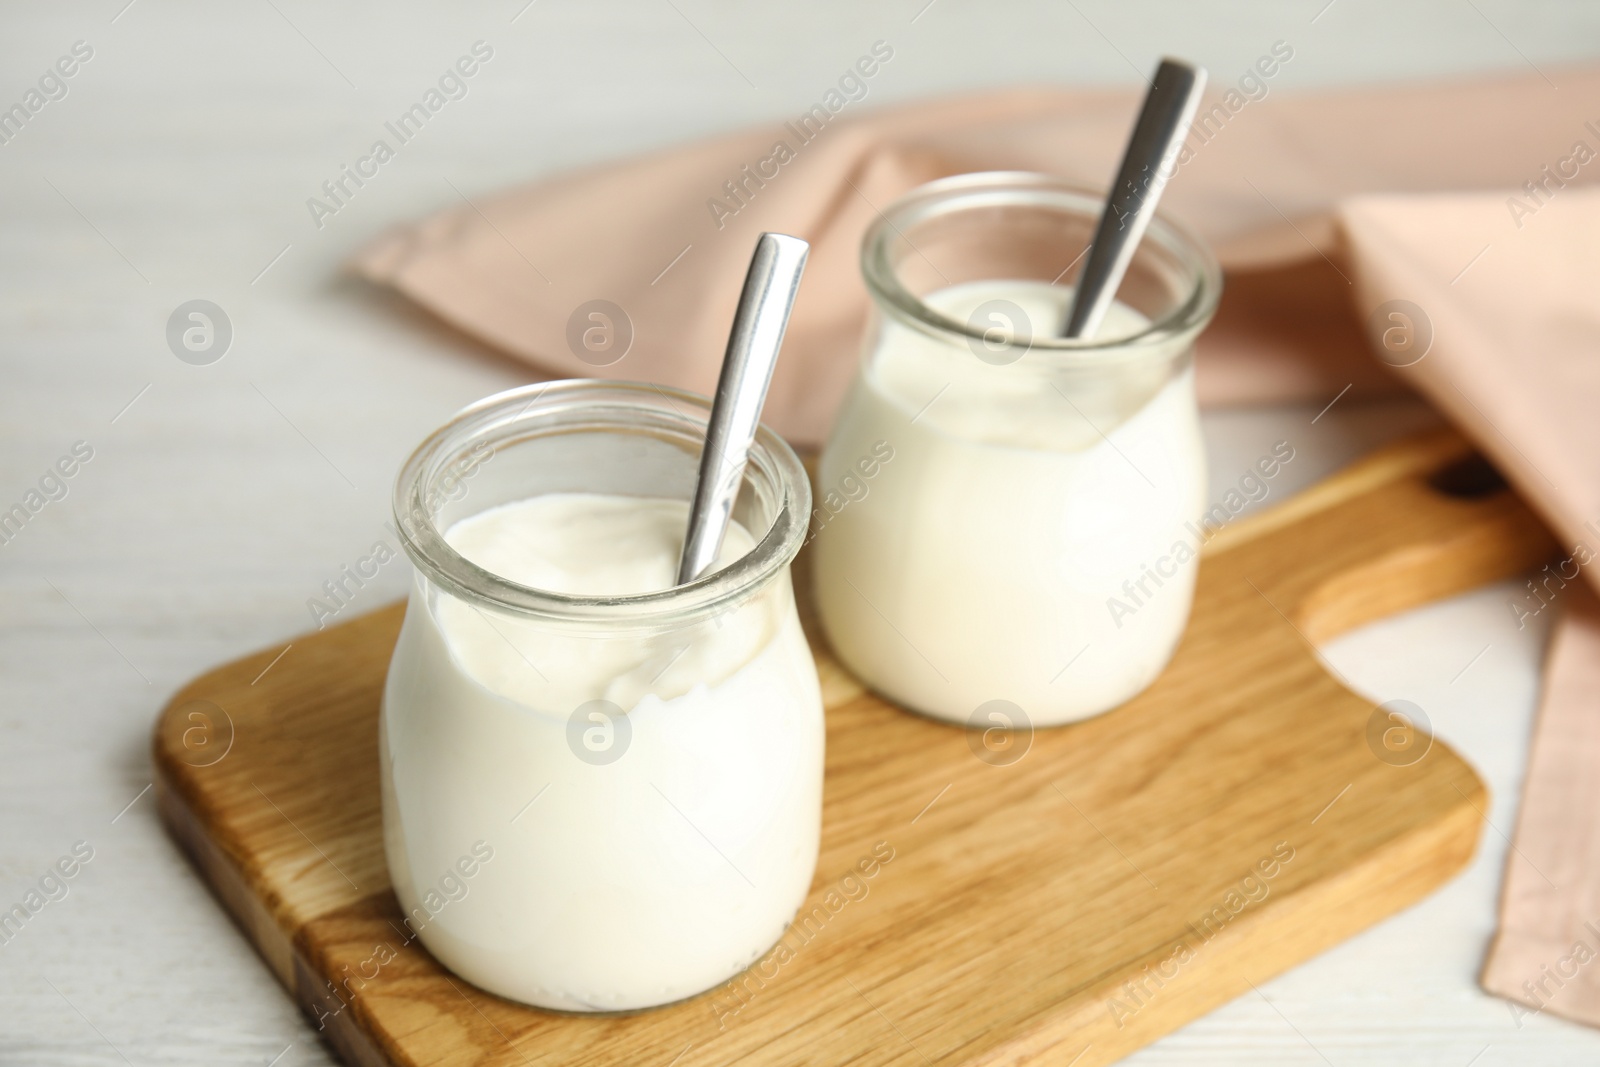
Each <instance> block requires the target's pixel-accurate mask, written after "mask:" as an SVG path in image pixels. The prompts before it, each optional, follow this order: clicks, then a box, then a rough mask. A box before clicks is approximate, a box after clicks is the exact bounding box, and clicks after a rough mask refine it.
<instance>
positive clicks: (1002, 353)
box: [861, 171, 1222, 372]
mask: <svg viewBox="0 0 1600 1067" xmlns="http://www.w3.org/2000/svg"><path fill="white" fill-rule="evenodd" d="M1102 205H1103V198H1102V197H1101V196H1100V195H1098V194H1097V193H1095V192H1093V191H1091V190H1088V189H1085V188H1082V187H1079V186H1075V185H1072V184H1070V183H1067V182H1064V181H1061V180H1060V179H1057V178H1053V177H1050V176H1048V175H1042V174H1030V173H1025V172H1017V171H1004V172H990V173H979V174H963V175H958V176H956V177H952V178H944V179H940V180H938V181H934V182H930V183H928V184H926V185H923V186H921V187H919V188H917V189H914V190H912V191H911V192H910V193H908V194H907V195H906V196H904V197H902V198H901V199H900V200H898V201H896V202H895V203H893V204H892V205H890V206H889V208H888V209H887V210H886V211H885V212H884V213H883V214H882V215H881V216H880V217H879V219H878V220H877V222H876V223H874V224H873V225H872V226H871V227H870V228H869V229H868V231H867V234H866V237H865V240H864V241H863V244H862V250H861V269H862V275H863V277H864V279H865V281H866V284H867V289H868V291H869V292H870V293H871V294H872V297H873V300H874V302H875V304H876V305H877V308H878V310H879V312H880V313H881V314H883V315H884V316H886V317H887V318H889V319H891V320H893V321H894V322H896V323H898V324H900V325H902V326H905V327H908V328H910V329H912V330H915V331H917V332H919V333H921V334H924V335H927V336H929V337H932V338H934V339H936V340H939V341H941V342H945V343H948V344H950V345H954V346H959V347H961V348H972V349H973V351H974V352H975V353H976V354H977V355H978V357H979V358H980V359H984V360H985V361H986V362H992V363H997V364H1009V363H1019V362H1020V363H1023V364H1024V365H1025V366H1031V367H1040V368H1045V369H1048V370H1051V371H1054V372H1062V371H1067V372H1084V371H1088V370H1090V369H1092V368H1095V367H1104V366H1109V365H1115V364H1119V363H1127V362H1146V361H1149V360H1152V359H1154V360H1157V361H1160V360H1169V359H1175V358H1177V357H1179V356H1181V355H1183V354H1184V353H1186V352H1187V350H1188V348H1189V345H1190V344H1191V343H1192V342H1193V340H1194V337H1195V336H1196V335H1197V334H1198V333H1199V332H1200V330H1201V329H1203V328H1204V327H1205V325H1206V323H1207V322H1209V321H1210V319H1211V316H1212V315H1213V313H1214V312H1215V311H1216V306H1217V301H1218V299H1219V297H1220V295H1221V290H1222V276H1221V271H1220V269H1219V268H1218V266H1217V263H1216V260H1215V259H1214V258H1213V257H1212V255H1211V253H1210V252H1209V251H1208V250H1207V248H1206V246H1205V245H1204V244H1203V243H1202V242H1201V241H1200V240H1199V239H1198V238H1196V237H1194V236H1193V235H1191V234H1190V233H1188V232H1187V231H1186V230H1184V229H1182V228H1181V227H1179V226H1177V225H1175V224H1173V223H1172V222H1170V221H1168V220H1166V219H1165V218H1163V217H1161V216H1157V217H1156V218H1155V219H1154V220H1153V221H1152V222H1151V224H1150V227H1149V229H1148V230H1147V231H1146V233H1145V235H1144V238H1143V239H1142V240H1141V242H1140V244H1139V247H1138V249H1137V251H1136V252H1135V254H1134V257H1133V261H1132V263H1131V265H1130V267H1129V269H1128V273H1127V276H1126V278H1125V279H1124V281H1123V283H1122V285H1121V286H1120V287H1119V289H1118V293H1117V298H1118V301H1119V302H1120V303H1122V304H1124V305H1125V306H1126V307H1127V308H1130V309H1131V310H1132V311H1134V312H1137V313H1138V315H1137V316H1134V317H1132V318H1133V319H1134V320H1138V319H1140V318H1142V320H1143V325H1140V326H1137V327H1135V328H1133V329H1131V331H1130V330H1128V329H1124V330H1121V331H1117V330H1115V329H1112V330H1109V331H1107V330H1103V331H1102V333H1103V334H1107V336H1104V337H1097V338H1094V339H1088V340H1083V339H1078V340H1069V339H1067V338H1064V337H1061V336H1060V335H1059V323H1055V322H1049V321H1046V322H1041V323H1037V324H1035V323H1032V322H1028V323H1026V326H1027V327H1029V328H1027V329H1021V328H1013V327H1020V326H1021V325H1022V324H1017V323H1008V322H1006V320H1007V319H1008V318H1014V315H1012V314H1011V313H1010V312H1009V311H1008V309H1006V308H1004V307H999V308H995V307H987V306H986V307H984V308H981V309H980V311H979V312H974V313H972V314H969V315H966V316H959V315H953V314H951V313H950V312H949V311H947V310H946V309H945V308H943V307H941V306H939V304H940V303H944V304H949V303H950V301H948V300H945V299H942V298H943V297H944V296H945V295H947V294H948V293H950V292H951V291H954V290H956V289H958V287H962V286H967V285H974V284H976V283H982V282H995V283H1006V282H1014V283H1019V284H1020V285H1023V286H1029V287H1035V288H1037V287H1042V286H1070V285H1071V283H1072V281H1073V280H1074V278H1075V277H1076V274H1075V272H1076V271H1077V270H1078V269H1079V268H1080V267H1081V264H1082V261H1083V258H1084V253H1085V252H1086V251H1087V248H1088V245H1089V242H1090V240H1091V239H1092V237H1093V234H1094V228H1095V225H1096V223H1097V222H1098V220H1099V216H1100V211H1101V208H1102ZM935 294H938V295H935ZM930 297H933V299H932V300H930ZM1063 300H1065V296H1064V295H1063ZM990 303H995V302H994V301H991V302H990ZM1002 303H1003V302H1002ZM980 312H981V313H980ZM1007 346H1012V347H1016V348H1021V349H1022V351H1021V352H1014V351H1012V352H1008V351H1007V350H1006V348H1007ZM985 353H988V354H989V356H986V354H985ZM1024 353H1025V354H1026V356H1027V358H1026V360H1022V359H1021V357H1022V356H1023V354H1024ZM991 357H992V358H991Z"/></svg>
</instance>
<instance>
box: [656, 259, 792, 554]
mask: <svg viewBox="0 0 1600 1067" xmlns="http://www.w3.org/2000/svg"><path fill="white" fill-rule="evenodd" d="M810 251H811V246H810V245H808V244H807V243H806V242H804V241H802V240H800V238H798V237H790V236H788V235H786V234H781V233H764V234H762V235H761V239H760V240H759V241H757V242H756V251H755V254H754V255H753V256H751V257H750V271H749V273H748V274H746V275H745V278H744V292H743V293H741V294H740V296H739V309H738V310H737V311H735V312H734V315H733V331H732V332H731V333H730V334H729V335H728V350H727V352H726V354H724V355H723V357H722V375H721V377H719V378H718V379H717V395H716V397H715V398H714V399H713V400H712V403H711V421H710V423H709V424H708V425H707V426H706V446H705V450H704V451H703V452H702V453H701V454H700V480H699V482H698V483H697V484H696V485H695V490H694V503H693V504H692V505H691V506H690V508H689V529H688V532H687V533H686V534H685V536H684V541H683V558H682V559H681V560H680V561H679V563H678V584H679V585H683V584H685V583H687V582H692V581H694V580H695V579H696V578H698V577H700V575H702V574H704V573H705V571H706V569H707V568H709V567H710V566H711V564H712V563H714V562H715V561H716V558H717V553H718V552H720V551H721V550H722V538H723V535H724V534H726V533H727V532H728V521H729V520H730V519H731V518H732V517H733V504H734V501H735V500H736V499H737V498H738V496H739V486H740V484H741V483H742V482H743V480H744V465H745V460H746V459H747V458H748V457H749V455H750V444H751V442H753V441H754V440H755V436H756V427H757V425H759V424H760V421H761V408H762V405H764V404H765V403H766V401H767V386H768V385H770V384H771V383H772V368H773V367H774V366H775V365H776V364H777V362H778V349H779V348H780V347H781V346H782V345H783V335H784V331H786V330H787V329H788V328H789V312H790V311H791V310H793V308H794V299H795V295H796V294H797V293H798V292H799V290H800V274H801V272H802V271H804V270H805V267H806V256H807V254H809V253H810Z"/></svg>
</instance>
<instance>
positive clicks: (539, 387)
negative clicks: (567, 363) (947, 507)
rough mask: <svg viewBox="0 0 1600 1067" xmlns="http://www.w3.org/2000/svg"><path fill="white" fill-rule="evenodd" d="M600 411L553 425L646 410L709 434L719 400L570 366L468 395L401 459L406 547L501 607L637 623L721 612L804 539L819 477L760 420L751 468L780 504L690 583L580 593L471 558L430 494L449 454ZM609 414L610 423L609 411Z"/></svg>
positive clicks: (398, 504)
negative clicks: (552, 376)
mask: <svg viewBox="0 0 1600 1067" xmlns="http://www.w3.org/2000/svg"><path fill="white" fill-rule="evenodd" d="M579 411H582V412H586V413H592V414H593V415H594V416H595V417H596V418H597V419H599V420H602V421H601V422H600V423H599V424H598V425H595V426H587V427H583V428H576V427H572V426H566V425H557V426H555V427H553V428H549V429H547V430H546V431H545V432H547V433H573V432H586V431H593V430H595V429H602V430H603V429H606V428H612V429H616V430H618V431H626V432H639V431H640V426H639V425H638V424H637V422H635V423H634V424H629V423H627V422H624V421H622V420H623V417H624V416H625V415H630V414H631V415H632V416H633V417H634V418H635V419H636V420H637V418H638V417H639V416H640V415H641V414H649V415H650V416H651V418H652V423H653V424H652V425H650V426H648V427H646V428H647V429H653V430H656V431H657V432H658V433H659V434H660V436H661V437H662V439H664V440H671V441H677V442H679V443H684V444H688V443H693V442H700V443H702V444H703V442H704V441H705V427H706V423H707V421H708V420H709V418H710V414H711V400H710V399H709V398H707V397H704V396H701V395H699V394H698V393H691V392H688V391H686V390H682V389H674V388H670V387H668V386H661V385H653V384H650V383H646V382H625V381H604V380H600V379H593V378H573V379H567V380H562V381H555V382H544V383H538V384H534V385H525V386H520V387H518V388H515V389H508V390H506V391H504V392H500V393H496V394H494V395H493V396H488V397H485V398H484V399H482V400H479V401H477V402H476V403H473V404H469V405H468V406H466V407H464V408H462V409H461V410H460V411H458V412H456V413H455V414H454V415H453V416H451V418H450V420H449V421H448V422H446V423H445V424H444V425H443V426H441V427H439V428H438V429H437V430H435V431H433V432H432V433H431V434H429V435H428V436H427V437H426V438H425V439H424V440H423V441H422V443H421V444H420V445H418V446H417V448H416V450H415V451H414V452H412V454H411V456H410V457H409V458H408V459H407V460H406V462H405V464H404V465H403V466H402V467H401V469H400V474H399V476H398V478H397V479H396V480H395V488H394V497H393V507H394V519H395V526H396V529H397V531H398V532H399V534H400V541H401V545H402V547H403V548H404V549H405V552H406V555H407V556H409V557H410V559H411V562H412V563H413V564H414V565H415V566H416V567H417V569H418V570H419V571H420V572H421V573H422V574H423V575H425V576H426V577H427V578H428V579H429V580H431V581H433V582H434V583H435V584H437V585H439V586H440V587H442V588H444V589H447V590H449V591H450V592H451V593H453V594H454V595H456V596H458V597H461V598H463V599H465V600H467V601H468V602H469V603H477V604H482V605H485V606H489V607H493V608H496V609H498V610H501V611H506V612H511V613H514V614H518V615H524V616H530V617H534V618H538V619H540V620H543V621H550V622H558V623H567V624H585V623H590V624H600V625H606V624H610V625H628V626H632V625H641V624H650V623H657V622H665V621H668V620H672V621H685V620H689V619H694V618H700V617H707V616H711V615H715V614H719V613H721V612H722V611H725V610H727V609H728V608H730V607H732V606H733V605H735V604H737V603H739V602H742V601H743V600H745V599H747V598H749V597H750V596H753V595H754V594H755V593H756V592H757V591H759V590H760V589H761V588H763V587H765V585H766V583H767V582H768V581H769V580H771V579H772V578H774V577H775V576H776V575H777V574H778V573H779V572H780V571H782V570H783V569H784V568H786V567H788V565H789V564H790V562H792V561H793V559H794V557H795V555H796V553H798V552H799V551H800V547H801V545H802V543H803V542H804V539H805V532H806V527H807V524H808V523H809V521H810V513H811V483H810V481H809V480H808V478H807V476H806V472H805V467H804V466H803V465H802V464H801V462H800V459H799V457H798V456H796V455H795V453H794V450H793V449H791V448H790V447H789V445H788V443H787V442H785V441H784V440H783V438H782V437H780V436H778V434H777V433H776V432H774V431H773V430H772V429H771V428H770V427H768V426H767V425H766V424H764V423H763V424H761V425H760V426H759V427H758V428H757V430H756V439H755V442H754V443H753V444H752V445H751V447H750V458H749V462H748V465H747V466H746V468H745V478H747V479H762V480H765V481H767V482H768V483H769V484H770V485H771V486H772V488H773V490H774V493H773V497H774V514H773V518H772V522H771V525H770V527H769V528H768V529H767V530H766V532H765V534H764V535H763V536H761V537H760V538H759V540H758V541H757V542H756V546H755V547H754V548H753V549H751V550H750V551H749V552H748V553H746V554H745V555H743V556H741V557H740V558H739V559H737V560H735V561H734V562H732V563H730V564H729V565H728V566H726V567H724V568H722V569H721V570H717V571H713V572H711V573H710V574H707V575H706V576H704V577H702V578H698V579H696V580H695V581H692V582H689V583H687V584H685V585H679V586H673V587H670V588H667V589H662V590H659V591H657V592H653V593H639V594H634V595H628V596H578V595H572V594H566V593H555V592H551V591H548V590H544V589H537V588H535V587H533V586H528V585H523V584H521V583H519V582H514V581H512V580H511V579H509V578H505V577H503V576H501V575H498V574H495V573H494V572H492V571H489V570H485V569H484V568H482V567H480V566H478V565H477V564H475V563H473V562H472V561H471V560H469V559H467V558H466V557H465V556H463V555H461V554H460V553H459V552H457V551H456V550H455V549H454V548H452V547H451V546H450V544H449V542H448V541H446V540H445V537H444V531H442V530H440V529H439V527H438V525H437V523H436V522H435V521H434V517H433V515H432V513H431V511H430V509H429V508H428V506H427V500H428V494H429V490H430V484H431V482H432V480H433V476H435V475H436V474H438V473H439V471H440V470H441V466H442V464H443V463H445V462H447V461H448V460H450V459H451V458H452V457H455V456H459V455H461V454H462V453H463V451H465V450H468V449H471V448H474V447H477V446H480V445H482V444H485V443H487V444H489V445H490V446H491V447H493V446H494V444H495V442H497V441H498V442H501V443H504V442H505V441H506V439H508V438H513V437H515V438H518V439H523V438H526V437H527V436H529V434H530V433H533V434H537V433H538V423H539V422H540V421H541V420H546V421H548V420H551V419H553V418H556V417H559V416H562V415H570V414H572V413H574V412H579ZM608 418H609V420H610V421H609V423H608V422H605V421H604V420H605V419H608Z"/></svg>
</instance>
